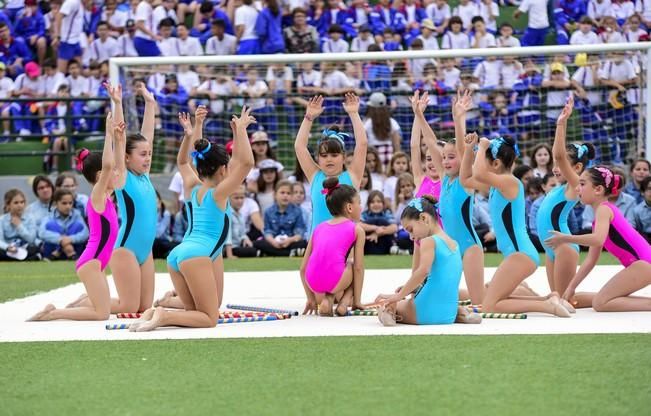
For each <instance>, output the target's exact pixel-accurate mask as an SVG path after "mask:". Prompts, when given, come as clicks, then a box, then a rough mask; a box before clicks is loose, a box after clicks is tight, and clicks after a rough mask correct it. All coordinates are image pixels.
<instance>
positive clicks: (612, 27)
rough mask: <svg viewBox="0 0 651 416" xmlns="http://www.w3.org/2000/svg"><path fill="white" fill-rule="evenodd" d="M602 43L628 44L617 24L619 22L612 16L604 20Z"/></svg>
mask: <svg viewBox="0 0 651 416" xmlns="http://www.w3.org/2000/svg"><path fill="white" fill-rule="evenodd" d="M602 22H603V23H602V31H601V35H600V37H601V41H602V42H603V43H622V42H626V40H625V39H624V35H622V31H621V29H620V27H619V25H618V24H617V20H616V19H615V18H614V17H612V16H606V17H604V18H603V20H602Z"/></svg>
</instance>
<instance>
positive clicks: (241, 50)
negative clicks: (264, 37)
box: [237, 39, 260, 55]
mask: <svg viewBox="0 0 651 416" xmlns="http://www.w3.org/2000/svg"><path fill="white" fill-rule="evenodd" d="M259 53H260V41H259V40H258V39H247V40H242V41H240V46H238V48H237V54H238V55H257V54H259Z"/></svg>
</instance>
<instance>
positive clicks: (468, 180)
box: [459, 133, 489, 191]
mask: <svg viewBox="0 0 651 416" xmlns="http://www.w3.org/2000/svg"><path fill="white" fill-rule="evenodd" d="M478 142H479V136H477V133H470V134H467V135H466V137H465V138H464V139H463V141H462V143H463V144H464V148H463V151H464V155H463V157H462V159H461V167H460V169H459V182H460V183H461V186H463V187H464V188H466V189H475V190H481V191H486V190H488V188H489V186H488V185H486V184H485V183H482V182H479V181H478V180H477V179H475V178H474V177H473V174H472V163H473V161H474V159H475V150H474V149H475V147H476V146H477V143H478Z"/></svg>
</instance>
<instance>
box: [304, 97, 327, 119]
mask: <svg viewBox="0 0 651 416" xmlns="http://www.w3.org/2000/svg"><path fill="white" fill-rule="evenodd" d="M321 113H323V97H322V96H320V95H317V96H314V97H312V98H310V101H308V102H307V108H306V109H305V116H306V117H307V118H308V119H312V120H314V119H316V118H317V117H319V116H320V115H321Z"/></svg>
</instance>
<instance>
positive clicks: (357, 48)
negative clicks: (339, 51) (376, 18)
mask: <svg viewBox="0 0 651 416" xmlns="http://www.w3.org/2000/svg"><path fill="white" fill-rule="evenodd" d="M358 32H359V35H357V36H356V37H354V38H353V41H352V42H351V43H350V51H351V52H366V51H367V50H368V46H369V45H373V44H374V43H375V39H374V38H373V34H372V33H371V29H370V28H369V27H368V25H362V26H360V27H359V31H358Z"/></svg>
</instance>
